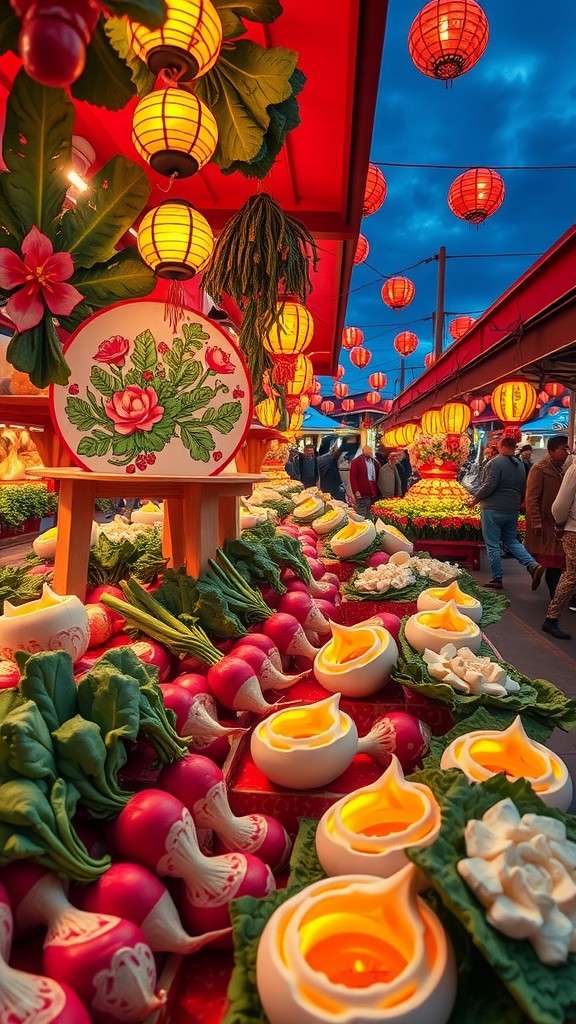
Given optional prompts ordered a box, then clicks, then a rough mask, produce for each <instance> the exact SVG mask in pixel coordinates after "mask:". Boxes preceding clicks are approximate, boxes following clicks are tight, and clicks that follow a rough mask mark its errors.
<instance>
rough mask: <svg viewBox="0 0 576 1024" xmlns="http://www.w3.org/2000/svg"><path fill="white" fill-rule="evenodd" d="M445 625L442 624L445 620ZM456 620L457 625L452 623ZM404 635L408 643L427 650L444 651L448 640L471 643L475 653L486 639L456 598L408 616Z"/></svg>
mask: <svg viewBox="0 0 576 1024" xmlns="http://www.w3.org/2000/svg"><path fill="white" fill-rule="evenodd" d="M443 622H444V623H445V625H442V623H443ZM451 624H453V625H451ZM404 636H405V637H406V639H407V641H408V643H409V644H410V645H411V646H412V647H413V648H414V650H415V651H419V652H420V654H423V653H424V651H425V650H426V649H428V650H429V651H435V652H436V654H440V651H441V650H442V648H443V647H445V646H446V644H454V647H456V648H460V647H468V648H469V649H470V650H471V651H472V652H473V653H474V654H476V652H477V651H478V648H479V647H480V644H481V643H482V631H481V630H480V628H479V626H478V625H477V624H476V623H475V622H472V619H470V618H468V616H467V615H461V613H460V612H459V611H458V609H457V607H456V604H455V603H454V601H449V602H448V603H447V604H444V605H441V606H440V608H437V609H436V610H434V611H422V612H416V614H415V615H411V616H410V618H409V619H407V621H406V624H405V626H404Z"/></svg>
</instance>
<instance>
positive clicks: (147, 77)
mask: <svg viewBox="0 0 576 1024" xmlns="http://www.w3.org/2000/svg"><path fill="white" fill-rule="evenodd" d="M104 30H105V32H106V35H107V37H108V41H109V43H110V45H111V46H112V47H113V48H114V49H115V50H116V53H117V54H118V56H119V57H120V58H121V59H122V60H123V61H124V63H125V64H126V65H127V66H128V68H129V71H130V75H131V78H132V82H133V85H134V87H135V89H136V92H137V93H138V96H146V95H147V94H148V93H149V92H152V89H153V88H154V83H155V81H156V79H155V77H154V75H153V74H152V73H151V72H150V71H148V67H147V65H146V64H145V63H144V61H143V60H140V58H139V57H137V56H136V54H135V53H134V50H133V49H132V48H131V47H130V44H129V43H128V22H127V21H126V19H125V18H109V19H108V21H107V22H105V24H104Z"/></svg>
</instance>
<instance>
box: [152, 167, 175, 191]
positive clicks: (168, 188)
mask: <svg viewBox="0 0 576 1024" xmlns="http://www.w3.org/2000/svg"><path fill="white" fill-rule="evenodd" d="M177 177H178V171H172V174H171V175H170V177H169V178H168V184H167V186H166V188H162V185H157V186H156V187H157V188H158V191H159V192H164V193H168V192H171V191H172V185H173V184H174V181H175V180H176V178H177Z"/></svg>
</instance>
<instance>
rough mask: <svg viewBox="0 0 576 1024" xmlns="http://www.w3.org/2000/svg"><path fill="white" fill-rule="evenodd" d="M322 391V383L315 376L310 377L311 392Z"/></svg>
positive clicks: (318, 392)
mask: <svg viewBox="0 0 576 1024" xmlns="http://www.w3.org/2000/svg"><path fill="white" fill-rule="evenodd" d="M321 391H322V385H321V383H320V381H319V380H318V378H317V377H312V394H313V395H319V394H320V392H321Z"/></svg>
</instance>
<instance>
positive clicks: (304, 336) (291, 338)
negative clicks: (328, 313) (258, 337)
mask: <svg viewBox="0 0 576 1024" xmlns="http://www.w3.org/2000/svg"><path fill="white" fill-rule="evenodd" d="M277 311H278V320H277V322H276V323H275V324H272V327H270V329H269V330H268V332H267V333H266V334H265V335H264V337H263V338H262V344H263V345H264V348H265V349H266V351H267V352H270V353H271V354H272V355H273V356H280V357H281V356H297V355H300V353H301V352H304V350H305V349H307V348H308V346H309V344H310V342H311V341H312V338H313V337H314V320H313V319H312V314H311V313H309V312H308V310H307V309H306V306H303V305H302V304H301V303H300V302H292V301H287V302H284V303H281V302H279V303H278V305H277Z"/></svg>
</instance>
